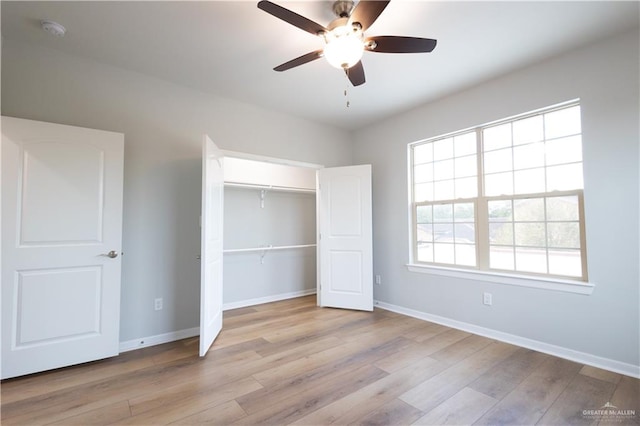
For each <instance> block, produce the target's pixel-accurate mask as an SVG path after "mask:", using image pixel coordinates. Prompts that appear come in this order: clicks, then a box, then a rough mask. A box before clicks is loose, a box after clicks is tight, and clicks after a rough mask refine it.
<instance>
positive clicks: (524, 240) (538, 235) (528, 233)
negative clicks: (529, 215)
mask: <svg viewBox="0 0 640 426" xmlns="http://www.w3.org/2000/svg"><path fill="white" fill-rule="evenodd" d="M513 226H514V231H515V237H516V238H515V239H516V245H517V246H527V247H545V246H546V245H547V239H546V236H545V232H544V223H542V222H527V223H517V222H516V223H515V224H514V225H513Z"/></svg>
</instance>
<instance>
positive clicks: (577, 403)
mask: <svg viewBox="0 0 640 426" xmlns="http://www.w3.org/2000/svg"><path fill="white" fill-rule="evenodd" d="M615 388H616V385H615V384H613V383H611V382H606V381H604V380H599V379H594V378H593V377H588V376H585V375H583V374H576V376H575V377H574V378H573V380H572V381H571V382H570V383H569V385H568V386H567V387H566V389H565V390H564V392H562V393H561V394H560V396H559V397H558V399H556V400H555V402H554V403H553V404H552V405H551V407H549V409H548V410H547V412H546V413H545V414H544V416H542V418H541V419H540V421H539V423H540V424H549V425H553V424H564V425H597V424H598V421H599V420H600V418H598V417H590V416H586V415H585V414H584V410H596V409H598V408H600V407H602V406H603V405H605V404H606V402H607V401H610V400H611V396H613V392H614V390H615Z"/></svg>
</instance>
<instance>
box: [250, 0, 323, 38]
mask: <svg viewBox="0 0 640 426" xmlns="http://www.w3.org/2000/svg"><path fill="white" fill-rule="evenodd" d="M258 9H262V10H264V11H265V12H267V13H269V14H271V15H273V16H275V17H276V18H279V19H282V20H283V21H285V22H288V23H289V24H291V25H293V26H294V27H298V28H300V29H302V30H305V31H307V32H309V33H311V34H313V35H318V34H320V33H323V32H326V31H327V29H326V28H325V27H323V26H322V25H320V24H318V23H317V22H313V21H312V20H310V19H307V18H305V17H304V16H301V15H298V14H297V13H295V12H292V11H290V10H289V9H285V8H284V7H282V6H278V5H277V4H275V3H271V2H270V1H267V0H261V1H259V2H258Z"/></svg>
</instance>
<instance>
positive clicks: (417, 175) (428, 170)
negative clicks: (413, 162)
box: [413, 163, 433, 183]
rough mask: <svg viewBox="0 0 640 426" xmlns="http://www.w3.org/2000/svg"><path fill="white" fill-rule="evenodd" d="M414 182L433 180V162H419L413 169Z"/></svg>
mask: <svg viewBox="0 0 640 426" xmlns="http://www.w3.org/2000/svg"><path fill="white" fill-rule="evenodd" d="M413 179H414V182H416V183H419V182H431V181H433V164H432V163H427V164H421V165H419V166H416V167H414V169H413Z"/></svg>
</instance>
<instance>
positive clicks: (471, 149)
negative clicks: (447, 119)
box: [453, 132, 476, 157]
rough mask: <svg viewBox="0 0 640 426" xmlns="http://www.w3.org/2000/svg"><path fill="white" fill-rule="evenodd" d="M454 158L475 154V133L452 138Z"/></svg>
mask: <svg viewBox="0 0 640 426" xmlns="http://www.w3.org/2000/svg"><path fill="white" fill-rule="evenodd" d="M453 145H454V151H455V155H456V157H461V156H463V155H469V154H475V153H476V132H471V133H465V134H464V135H459V136H456V137H455V138H453Z"/></svg>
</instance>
